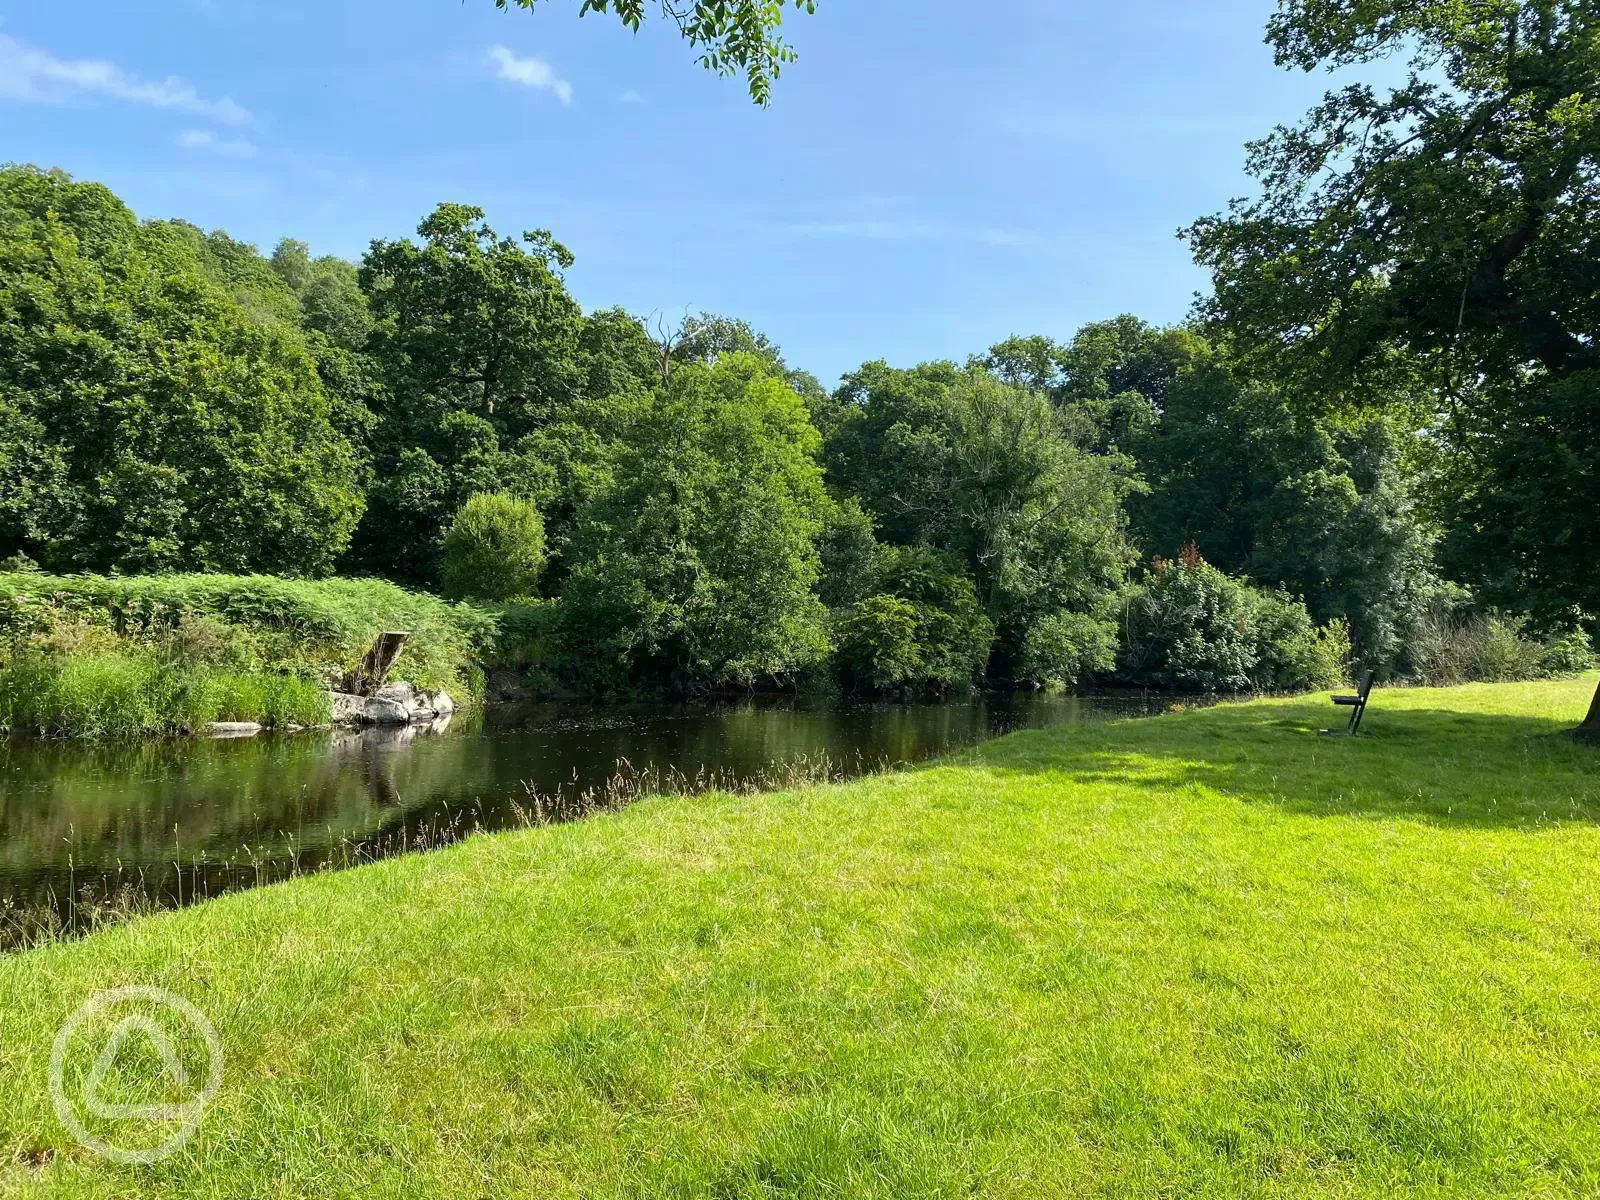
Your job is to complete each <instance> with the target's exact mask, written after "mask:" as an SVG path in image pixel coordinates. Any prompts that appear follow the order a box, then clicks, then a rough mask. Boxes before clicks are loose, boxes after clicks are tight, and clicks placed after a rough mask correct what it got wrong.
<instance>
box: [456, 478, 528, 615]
mask: <svg viewBox="0 0 1600 1200" xmlns="http://www.w3.org/2000/svg"><path fill="white" fill-rule="evenodd" d="M443 546H444V554H443V560H442V562H441V564H440V574H441V577H442V580H443V583H444V590H445V594H446V595H447V596H450V597H452V598H453V599H456V600H488V601H496V602H501V603H503V602H505V601H510V600H522V599H526V598H527V597H530V596H533V595H534V594H535V591H536V589H537V586H538V583H539V576H540V574H541V573H542V572H543V571H544V559H545V555H544V519H543V518H542V517H541V516H540V515H539V510H538V509H537V508H536V507H534V506H533V505H532V504H530V503H529V502H528V501H526V500H521V499H518V498H517V497H516V496H509V495H505V494H503V493H498V492H494V493H479V494H478V495H476V496H473V497H472V498H471V499H469V500H468V501H467V502H466V503H465V504H463V505H462V506H461V510H460V511H459V512H457V513H456V516H455V520H454V521H452V522H451V523H450V528H449V529H448V530H446V531H445V535H444V543H443Z"/></svg>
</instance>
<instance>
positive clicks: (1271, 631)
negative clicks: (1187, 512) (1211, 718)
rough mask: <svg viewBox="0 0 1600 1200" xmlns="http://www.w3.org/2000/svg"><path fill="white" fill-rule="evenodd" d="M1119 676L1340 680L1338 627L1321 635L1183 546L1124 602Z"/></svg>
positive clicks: (1289, 603) (1229, 683) (1189, 682)
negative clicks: (1173, 559)
mask: <svg viewBox="0 0 1600 1200" xmlns="http://www.w3.org/2000/svg"><path fill="white" fill-rule="evenodd" d="M1124 629H1125V633H1124V641H1123V646H1122V653H1121V655H1120V657H1119V661H1118V671H1119V674H1120V675H1121V677H1122V678H1123V679H1125V680H1127V681H1129V682H1134V683H1141V684H1147V685H1153V686H1157V687H1176V688H1183V689H1192V690H1195V691H1206V692H1239V691H1249V690H1257V691H1303V690H1306V689H1309V688H1315V687H1327V686H1333V685H1336V684H1338V683H1339V682H1341V681H1342V680H1343V679H1345V678H1346V677H1347V675H1348V670H1349V666H1348V663H1349V657H1350V634H1349V629H1348V627H1347V626H1343V625H1341V624H1333V625H1329V626H1324V627H1322V628H1321V629H1319V628H1317V627H1316V626H1315V625H1313V624H1312V621H1311V616H1310V614H1309V613H1308V612H1307V611H1306V607H1305V605H1304V604H1302V603H1301V602H1300V601H1299V600H1296V599H1295V598H1294V597H1292V596H1290V595H1289V594H1288V593H1286V592H1283V591H1281V590H1279V591H1263V590H1261V589H1258V588H1253V587H1251V586H1250V585H1249V583H1247V582H1246V581H1245V580H1243V579H1239V578H1236V577H1234V576H1231V575H1226V574H1224V573H1223V572H1221V571H1219V570H1217V569H1216V568H1215V567H1213V566H1212V565H1211V564H1209V563H1207V562H1206V561H1205V560H1204V559H1203V558H1201V557H1200V555H1199V553H1198V551H1196V550H1195V548H1194V547H1193V546H1192V545H1191V546H1186V547H1184V552H1183V555H1182V556H1181V557H1180V559H1179V560H1178V561H1177V562H1166V561H1164V560H1162V559H1159V558H1158V559H1156V560H1155V561H1154V562H1153V563H1152V564H1151V568H1150V571H1149V572H1148V574H1147V575H1146V577H1145V579H1144V580H1143V582H1141V583H1139V584H1137V585H1135V586H1134V587H1132V588H1131V589H1129V592H1128V595H1127V600H1126V619H1125V625H1124Z"/></svg>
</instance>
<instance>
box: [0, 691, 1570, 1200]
mask: <svg viewBox="0 0 1600 1200" xmlns="http://www.w3.org/2000/svg"><path fill="white" fill-rule="evenodd" d="M1593 686H1594V679H1593V677H1591V678H1589V679H1587V680H1580V681H1572V682H1566V683H1549V684H1526V685H1503V686H1496V687H1469V688H1456V689H1444V690H1423V689H1417V690H1407V691H1399V690H1388V691H1380V692H1379V693H1377V696H1376V698H1375V700H1374V702H1373V707H1372V710H1371V713H1370V714H1369V717H1368V728H1370V730H1371V731H1372V732H1371V736H1370V737H1361V738H1350V739H1344V738H1328V737H1323V736H1321V735H1320V734H1319V732H1318V730H1319V728H1320V727H1321V726H1323V725H1326V724H1330V723H1332V722H1333V721H1335V720H1336V719H1337V715H1338V714H1337V713H1335V712H1334V711H1333V710H1332V707H1331V706H1330V705H1327V703H1326V700H1325V699H1321V698H1315V699H1313V698H1307V699H1302V700H1273V701H1260V702H1253V703H1250V704H1246V705H1239V706H1225V707H1222V708H1218V709H1212V710H1208V711H1202V712H1193V713H1184V714H1178V715H1174V716H1168V717H1159V718H1155V719H1151V720H1146V721H1136V722H1117V723H1111V724H1106V725H1087V726H1078V727H1073V728H1067V729H1060V730H1054V731H1048V732H1033V733H1026V734H1020V735H1016V736H1013V737H1011V738H1007V739H1003V740H1001V741H999V742H995V743H991V744H989V745H988V746H985V747H983V748H981V749H979V750H977V751H974V752H971V753H968V754H964V755H961V756H958V757H957V758H955V759H952V760H946V761H945V762H943V763H939V764H935V765H932V766H929V767H927V768H925V769H919V770H914V771H909V772H903V773H899V774H888V775H882V776H877V777H873V778H869V779H864V780H859V781H856V782H852V783H846V784H839V785H829V786H820V787H810V786H808V787H800V788H794V789H790V790H787V791H781V792H774V793H769V794H765V795H759V796H751V795H739V796H733V795H727V794H715V795H710V796H699V797H694V796H667V797H659V798H653V799H645V800H642V801H640V802H639V803H637V804H636V805H634V806H633V807H631V808H629V809H627V810H625V811H621V812H616V813H602V814H599V815H596V816H595V817H593V818H591V819H588V820H586V821H583V822H580V823H576V824H571V825H559V826H547V827H541V828H536V829H530V830H527V831H525V832H520V833H514V834H506V835H498V836H492V837H479V838H474V839H472V840H470V841H468V842H466V843H465V844H462V845H459V846H456V847H454V848H451V849H447V850H443V851H440V852H438V853H434V854H428V855H417V856H411V857H407V858H400V859H394V860H390V861H387V862H384V863H381V864H378V865H376V866H373V867H368V868H362V869H359V870H355V871H350V872H346V873H342V874H338V875H333V876H327V877H320V878H309V879H302V880H298V881H296V882H294V883H291V884H288V885H285V886H281V887H271V888H265V889H261V890H258V891H254V892H250V893H246V894H242V895H238V896H234V897H229V898H226V899H223V900H219V901H216V902H213V903H209V904H203V905H200V906H199V907H196V908H193V909H189V910H186V911H184V912H180V913H175V914H169V915H163V916H159V917H153V918H149V919H141V920H136V921H134V922H133V923H132V924H129V925H127V926H125V927H121V928H117V929H112V930H109V931H107V932H105V933H101V934H97V935H95V936H93V937H90V938H88V939H86V940H84V941H81V942H77V943H72V944H66V945H60V946H52V947H47V948H45V949H43V950H40V951H36V952H30V953H28V954H24V955H19V956H13V957H11V958H8V959H5V960H4V961H0V1072H4V1075H5V1077H6V1078H7V1079H8V1080H9V1081H11V1082H10V1085H9V1086H8V1087H7V1088H6V1089H0V1140H4V1141H5V1142H6V1143H8V1144H11V1145H15V1146H18V1147H22V1148H24V1149H25V1151H26V1153H27V1154H28V1155H29V1156H30V1157H29V1159H28V1161H29V1162H30V1163H31V1164H39V1165H30V1166H29V1167H28V1168H27V1169H26V1170H23V1171H18V1172H14V1173H13V1174H12V1175H11V1176H9V1177H8V1178H7V1185H8V1186H10V1187H12V1188H13V1189H14V1190H17V1191H19V1192H20V1193H22V1194H57V1195H108V1196H109V1195H118V1194H128V1193H130V1192H136V1193H137V1194H140V1195H148V1196H189V1195H195V1194H212V1195H259V1194H318V1195H328V1194H352V1195H353V1194H362V1195H394V1196H405V1195H416V1196H437V1195H462V1194H465V1195H478V1194H490V1195H510V1194H537V1195H550V1196H585V1197H590V1196H641V1195H649V1196H719V1197H727V1196H780V1195H782V1196H882V1197H891V1196H892V1197H903V1196H971V1195H986V1196H987V1195H995V1196H1067V1195H1072V1196H1077V1195H1106V1196H1112V1195H1115V1196H1130V1195H1131V1196H1212V1195H1245V1196H1283V1197H1291V1196H1292V1197H1301V1196H1324V1195H1325V1196H1373V1197H1377V1196H1384V1197H1387V1196H1392V1195H1397V1194H1404V1195H1432V1196H1462V1195H1542V1196H1574V1197H1576V1196H1589V1195H1593V1194H1595V1193H1596V1191H1597V1189H1600V1093H1597V1089H1596V1081H1597V1079H1600V1038H1597V1036H1596V1030H1600V893H1597V891H1596V889H1595V887H1594V878H1595V874H1594V872H1595V868H1594V864H1595V863H1596V862H1597V861H1600V826H1597V824H1596V817H1597V816H1600V769H1597V768H1600V760H1597V759H1596V757H1595V751H1594V750H1593V749H1592V748H1590V747H1585V746H1581V745H1578V744H1576V743H1574V742H1573V741H1571V740H1570V739H1569V738H1568V737H1567V736H1566V735H1565V732H1564V731H1565V730H1566V729H1567V728H1569V727H1570V726H1572V725H1573V724H1575V723H1576V721H1577V720H1578V719H1579V718H1580V717H1581V715H1582V713H1583V711H1584V709H1585V707H1586V705H1587V702H1588V697H1589V694H1590V693H1591V692H1592V689H1593ZM127 983H149V984H154V985H157V986H161V987H165V988H170V989H172V990H173V991H176V992H178V993H180V994H182V995H185V996H187V997H188V998H189V999H191V1000H192V1001H193V1002H194V1003H195V1004H196V1005H197V1006H199V1007H200V1008H202V1009H203V1010H204V1011H205V1012H206V1014H207V1015H208V1017H209V1018H210V1019H211V1020H212V1021H213V1022H214V1023H215V1024H216V1027H217V1030H218V1033H219V1034H220V1036H221V1039H222V1043H223V1045H224V1046H225V1048H226V1050H227V1054H228V1070H227V1075H226V1079H225V1083H224V1086H223V1088H222V1090H221V1092H220V1094H219V1095H218V1098H217V1101H216V1104H215V1106H214V1108H213V1109H212V1111H210V1112H209V1113H208V1115H207V1116H206V1118H205V1121H204V1123H203V1125H202V1126H201V1128H200V1130H199V1133H198V1134H197V1136H196V1137H195V1139H194V1140H193V1142H192V1143H190V1144H189V1146H188V1147H186V1148H185V1150H184V1152H183V1153H182V1154H181V1155H178V1156H176V1157H174V1158H172V1159H169V1160H167V1161H165V1162H163V1163H161V1164H158V1165H156V1166H153V1167H147V1168H140V1169H138V1170H137V1171H131V1170H130V1169H128V1168H122V1167H116V1166H112V1165H109V1164H105V1163H101V1162H98V1161H96V1160H94V1159H93V1158H91V1157H88V1156H85V1155H83V1154H82V1153H81V1152H75V1151H74V1149H73V1145H72V1142H71V1139H70V1138H69V1137H68V1136H67V1135H66V1133H65V1132H64V1131H63V1130H62V1128H61V1127H60V1125H59V1123H58V1122H57V1121H56V1119H55V1116H54V1113H53V1112H52V1110H51V1107H50V1102H49V1099H48V1096H47V1094H46V1089H45V1086H44V1073H45V1062H46V1059H47V1057H48V1054H49V1043H50V1039H51V1037H52V1036H53V1034H54V1031H55V1028H56V1027H57V1026H58V1025H59V1024H60V1022H61V1021H62V1019H63V1018H64V1017H65V1016H66V1015H67V1014H68V1013H69V1012H70V1011H71V1010H72V1009H73V1008H74V1007H75V1006H76V1005H77V1004H79V1003H80V1002H81V1001H82V1000H83V999H84V998H85V997H86V996H88V995H89V994H91V993H92V992H94V991H95V990H96V989H99V988H104V987H111V986H116V985H120V984H127Z"/></svg>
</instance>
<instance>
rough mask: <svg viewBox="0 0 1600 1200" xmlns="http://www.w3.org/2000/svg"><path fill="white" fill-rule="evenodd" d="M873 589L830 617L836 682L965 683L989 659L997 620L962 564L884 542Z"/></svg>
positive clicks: (923, 686)
mask: <svg viewBox="0 0 1600 1200" xmlns="http://www.w3.org/2000/svg"><path fill="white" fill-rule="evenodd" d="M872 587H873V593H874V594H873V595H871V596H869V597H868V598H867V599H866V600H863V601H862V602H861V603H860V604H859V605H856V606H854V607H853V608H851V609H846V610H844V612H843V613H842V614H841V615H840V616H839V617H837V618H836V619H835V636H836V638H838V639H840V642H839V650H838V652H836V654H835V659H834V662H835V670H836V673H837V674H838V676H839V678H840V682H842V683H843V684H845V685H846V686H847V687H851V688H855V689H861V688H869V689H870V688H886V687H894V688H908V689H913V690H919V691H933V692H944V691H949V690H958V691H959V690H961V689H964V688H970V687H971V686H972V683H973V680H974V678H976V677H977V676H978V675H980V674H981V673H982V671H983V668H984V666H985V664H986V663H987V662H988V660H989V650H990V647H991V646H992V645H993V644H994V625H993V623H992V622H991V621H990V620H989V618H988V617H987V616H986V615H985V614H984V612H983V609H982V607H981V606H980V605H979V604H978V595H977V591H976V590H975V589H974V587H973V584H972V580H971V579H969V578H968V577H967V575H966V573H965V572H964V571H963V570H962V569H961V567H960V565H959V564H958V563H957V562H956V561H955V560H954V559H953V558H951V557H949V556H948V555H944V554H940V553H938V552H936V551H934V550H930V549H928V548H927V547H925V546H892V547H886V548H884V549H883V550H882V551H881V553H880V554H879V555H878V558H877V561H876V563H875V564H874V567H873V570H872ZM891 601H898V602H899V603H897V604H896V603H890V602H891ZM908 616H909V618H910V620H911V622H912V629H911V636H910V640H909V641H907V640H906V638H905V624H904V619H905V618H906V617H908Z"/></svg>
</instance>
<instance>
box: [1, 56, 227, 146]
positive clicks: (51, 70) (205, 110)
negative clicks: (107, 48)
mask: <svg viewBox="0 0 1600 1200" xmlns="http://www.w3.org/2000/svg"><path fill="white" fill-rule="evenodd" d="M0 96H3V97H6V98H8V99H11V100H27V101H32V102H36V103H60V102H63V101H66V100H70V99H73V98H74V97H77V96H103V97H106V98H108V99H111V100H121V101H124V102H125V103H128V104H147V105H150V106H151V107H152V108H168V109H172V110H174V111H176V112H184V113H189V114H191V115H193V116H197V117H207V118H209V119H211V120H213V121H221V122H223V123H225V124H228V125H246V124H249V122H250V114H249V112H247V111H246V110H245V109H243V108H241V107H240V106H239V105H237V104H235V103H234V102H233V101H232V100H230V99H228V98H226V97H224V98H223V99H221V100H208V99H206V98H205V97H203V96H201V95H200V93H199V92H197V91H195V89H194V85H192V84H190V83H187V82H185V81H184V80H182V79H179V78H177V76H168V77H167V78H166V79H161V80H149V79H140V78H139V77H138V76H137V75H131V74H129V73H128V72H127V71H124V70H123V69H122V68H121V67H119V66H117V65H116V64H115V63H110V62H106V61H105V60H104V59H100V58H57V57H56V56H55V55H53V54H51V53H49V52H48V51H46V50H40V49H37V48H35V47H33V46H29V45H27V44H26V43H23V42H19V41H18V40H17V39H16V38H13V37H8V36H6V35H5V34H0Z"/></svg>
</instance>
